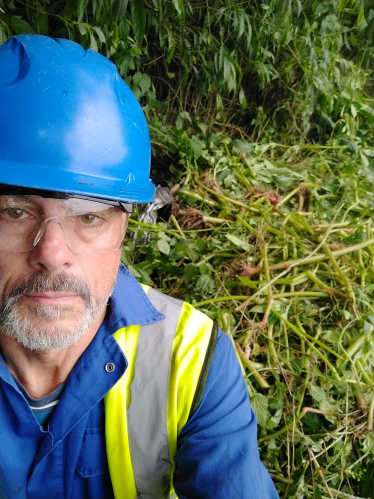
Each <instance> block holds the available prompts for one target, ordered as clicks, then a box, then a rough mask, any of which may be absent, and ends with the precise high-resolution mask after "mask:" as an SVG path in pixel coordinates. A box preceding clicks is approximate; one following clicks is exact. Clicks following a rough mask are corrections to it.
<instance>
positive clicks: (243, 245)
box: [226, 234, 252, 251]
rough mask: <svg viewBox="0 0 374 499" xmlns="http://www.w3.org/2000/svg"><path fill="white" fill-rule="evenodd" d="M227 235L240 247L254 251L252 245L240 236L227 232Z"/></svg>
mask: <svg viewBox="0 0 374 499" xmlns="http://www.w3.org/2000/svg"><path fill="white" fill-rule="evenodd" d="M226 237H227V239H228V240H229V241H231V242H232V243H233V244H234V245H235V246H237V247H238V248H241V249H244V250H245V251H252V248H251V246H250V245H249V244H247V243H246V242H245V241H243V240H242V239H240V238H239V237H238V236H234V234H226Z"/></svg>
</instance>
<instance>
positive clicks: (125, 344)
mask: <svg viewBox="0 0 374 499" xmlns="http://www.w3.org/2000/svg"><path fill="white" fill-rule="evenodd" d="M139 330H140V326H138V325H137V326H130V327H126V328H123V329H119V330H118V331H117V332H116V333H115V334H114V338H115V339H116V341H117V343H118V344H119V346H120V348H121V350H122V352H123V353H124V354H125V355H126V359H127V361H128V368H127V369H126V371H125V373H124V375H123V376H122V378H120V379H119V380H118V382H117V383H116V384H115V385H114V386H113V388H112V389H111V390H110V391H109V392H108V393H107V394H106V396H105V397H104V404H105V413H106V415H107V416H108V417H106V418H105V439H106V450H107V457H108V465H109V470H110V478H111V481H112V486H113V492H114V497H115V498H116V499H119V498H126V499H135V497H136V495H137V490H136V486H135V480H134V473H133V469H132V463H131V455H130V445H129V437H128V430H127V408H128V406H129V404H130V400H131V394H130V389H129V385H130V383H131V380H132V378H133V376H134V363H135V352H136V344H137V341H138V335H139Z"/></svg>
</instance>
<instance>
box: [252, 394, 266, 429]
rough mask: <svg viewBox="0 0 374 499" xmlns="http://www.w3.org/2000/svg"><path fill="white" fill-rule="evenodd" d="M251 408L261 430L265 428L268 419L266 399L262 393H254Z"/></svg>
mask: <svg viewBox="0 0 374 499" xmlns="http://www.w3.org/2000/svg"><path fill="white" fill-rule="evenodd" d="M251 406H252V409H253V410H254V413H255V414H256V417H257V422H258V424H259V425H260V426H261V427H262V428H266V423H267V420H268V418H270V415H269V411H268V398H267V397H266V396H265V395H263V394H262V393H257V392H255V393H254V394H253V395H252V397H251Z"/></svg>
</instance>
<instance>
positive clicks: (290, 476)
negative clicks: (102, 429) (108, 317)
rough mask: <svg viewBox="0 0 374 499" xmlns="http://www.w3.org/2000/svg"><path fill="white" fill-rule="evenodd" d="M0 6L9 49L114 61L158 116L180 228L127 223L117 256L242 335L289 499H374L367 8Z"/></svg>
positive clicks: (260, 3) (301, 3) (268, 459)
mask: <svg viewBox="0 0 374 499" xmlns="http://www.w3.org/2000/svg"><path fill="white" fill-rule="evenodd" d="M0 8H1V9H2V10H1V11H0V38H1V40H2V41H4V40H5V39H6V38H7V37H9V36H11V35H12V34H17V33H33V32H36V33H39V34H48V35H50V36H55V37H56V36H60V37H66V38H70V39H73V40H75V41H77V42H79V43H82V44H83V45H84V46H85V47H86V48H88V47H91V48H92V49H93V50H99V51H100V52H101V53H103V54H104V55H106V56H107V57H110V59H111V60H113V61H114V62H115V63H116V64H117V66H118V68H119V71H120V73H121V75H122V76H123V77H124V78H125V80H126V81H127V82H128V83H129V85H130V86H131V87H132V89H133V90H134V92H135V93H136V95H137V97H138V98H139V99H140V101H141V103H142V105H143V109H144V111H145V113H146V115H147V117H148V120H149V124H150V130H151V136H152V143H153V167H154V177H155V178H156V179H158V180H159V182H160V183H162V184H163V185H166V184H167V185H169V186H171V185H173V184H174V183H175V182H176V181H178V180H180V178H181V177H185V183H184V186H183V187H182V189H180V190H179V191H178V192H177V194H176V202H175V204H174V206H173V209H172V215H171V216H170V218H169V214H168V215H167V216H165V217H164V218H165V220H162V219H161V217H160V222H159V223H158V225H157V226H155V227H154V226H148V225H147V224H144V223H143V224H141V223H138V222H137V221H136V217H135V218H134V220H132V221H131V223H130V226H129V234H130V236H129V237H128V239H127V241H126V242H125V245H124V248H123V260H124V262H125V263H126V264H127V265H128V267H129V268H130V270H131V272H132V273H133V274H134V275H135V276H136V277H137V278H138V279H139V280H140V281H142V282H145V283H147V284H152V285H154V286H156V287H158V288H160V289H162V290H163V291H164V292H166V293H169V294H171V295H173V296H176V297H178V298H182V299H186V300H188V301H190V302H191V303H194V305H195V306H196V307H199V308H200V309H201V310H203V311H204V312H205V313H207V314H208V315H209V316H211V317H212V318H213V319H214V320H216V321H217V322H218V324H219V326H220V327H221V328H222V329H223V330H225V331H226V332H227V333H228V334H229V335H230V336H231V337H232V339H233V342H234V344H235V348H236V351H237V354H238V358H239V360H240V362H241V365H242V366H243V374H244V376H245V378H246V381H247V385H248V390H249V393H250V396H251V401H252V407H253V408H254V410H255V412H256V414H257V418H258V422H259V446H260V452H261V456H262V459H263V461H264V463H265V465H266V466H267V468H268V469H269V471H270V473H271V475H272V477H273V479H274V482H275V484H276V486H277V488H278V491H279V493H280V495H281V497H282V498H286V497H287V498H289V499H292V498H299V497H305V498H312V497H313V498H343V499H344V498H346V499H347V498H352V497H356V498H357V497H361V498H368V497H370V498H374V473H373V468H374V433H373V418H374V334H373V329H374V224H373V214H374V199H373V178H374V165H373V156H374V152H373V138H374V137H373V136H374V133H373V124H374V110H373V102H374V100H373V99H372V98H370V96H371V94H372V89H373V78H372V76H373V75H372V69H371V68H372V62H373V50H374V44H373V32H374V29H373V28H374V6H373V3H372V2H371V1H365V0H329V1H319V0H318V1H317V0H252V1H251V2H247V1H240V0H208V1H207V2H200V1H192V0H184V1H182V0H172V1H171V0H170V1H167V0H164V1H161V0H160V1H159V0H147V1H144V2H143V1H134V0H133V1H129V2H128V1H127V0H116V1H110V0H107V1H102V2H101V1H99V0H79V1H62V0H61V1H49V0H39V1H28V0H25V1H20V0H19V1H3V2H0ZM1 40H0V41H1ZM144 231H146V232H148V233H149V234H151V241H150V244H148V245H144V246H142V245H141V244H140V239H141V237H142V235H143V233H144ZM134 235H135V238H136V239H137V241H135V240H134Z"/></svg>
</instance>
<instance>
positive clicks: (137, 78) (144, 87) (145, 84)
mask: <svg viewBox="0 0 374 499" xmlns="http://www.w3.org/2000/svg"><path fill="white" fill-rule="evenodd" d="M132 81H133V83H134V84H135V85H138V87H139V88H140V90H141V91H142V92H143V94H144V93H145V92H147V91H148V90H149V89H150V87H151V84H152V82H151V79H150V77H149V76H148V75H147V74H145V73H139V72H137V73H135V74H134V76H133V78H132Z"/></svg>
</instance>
